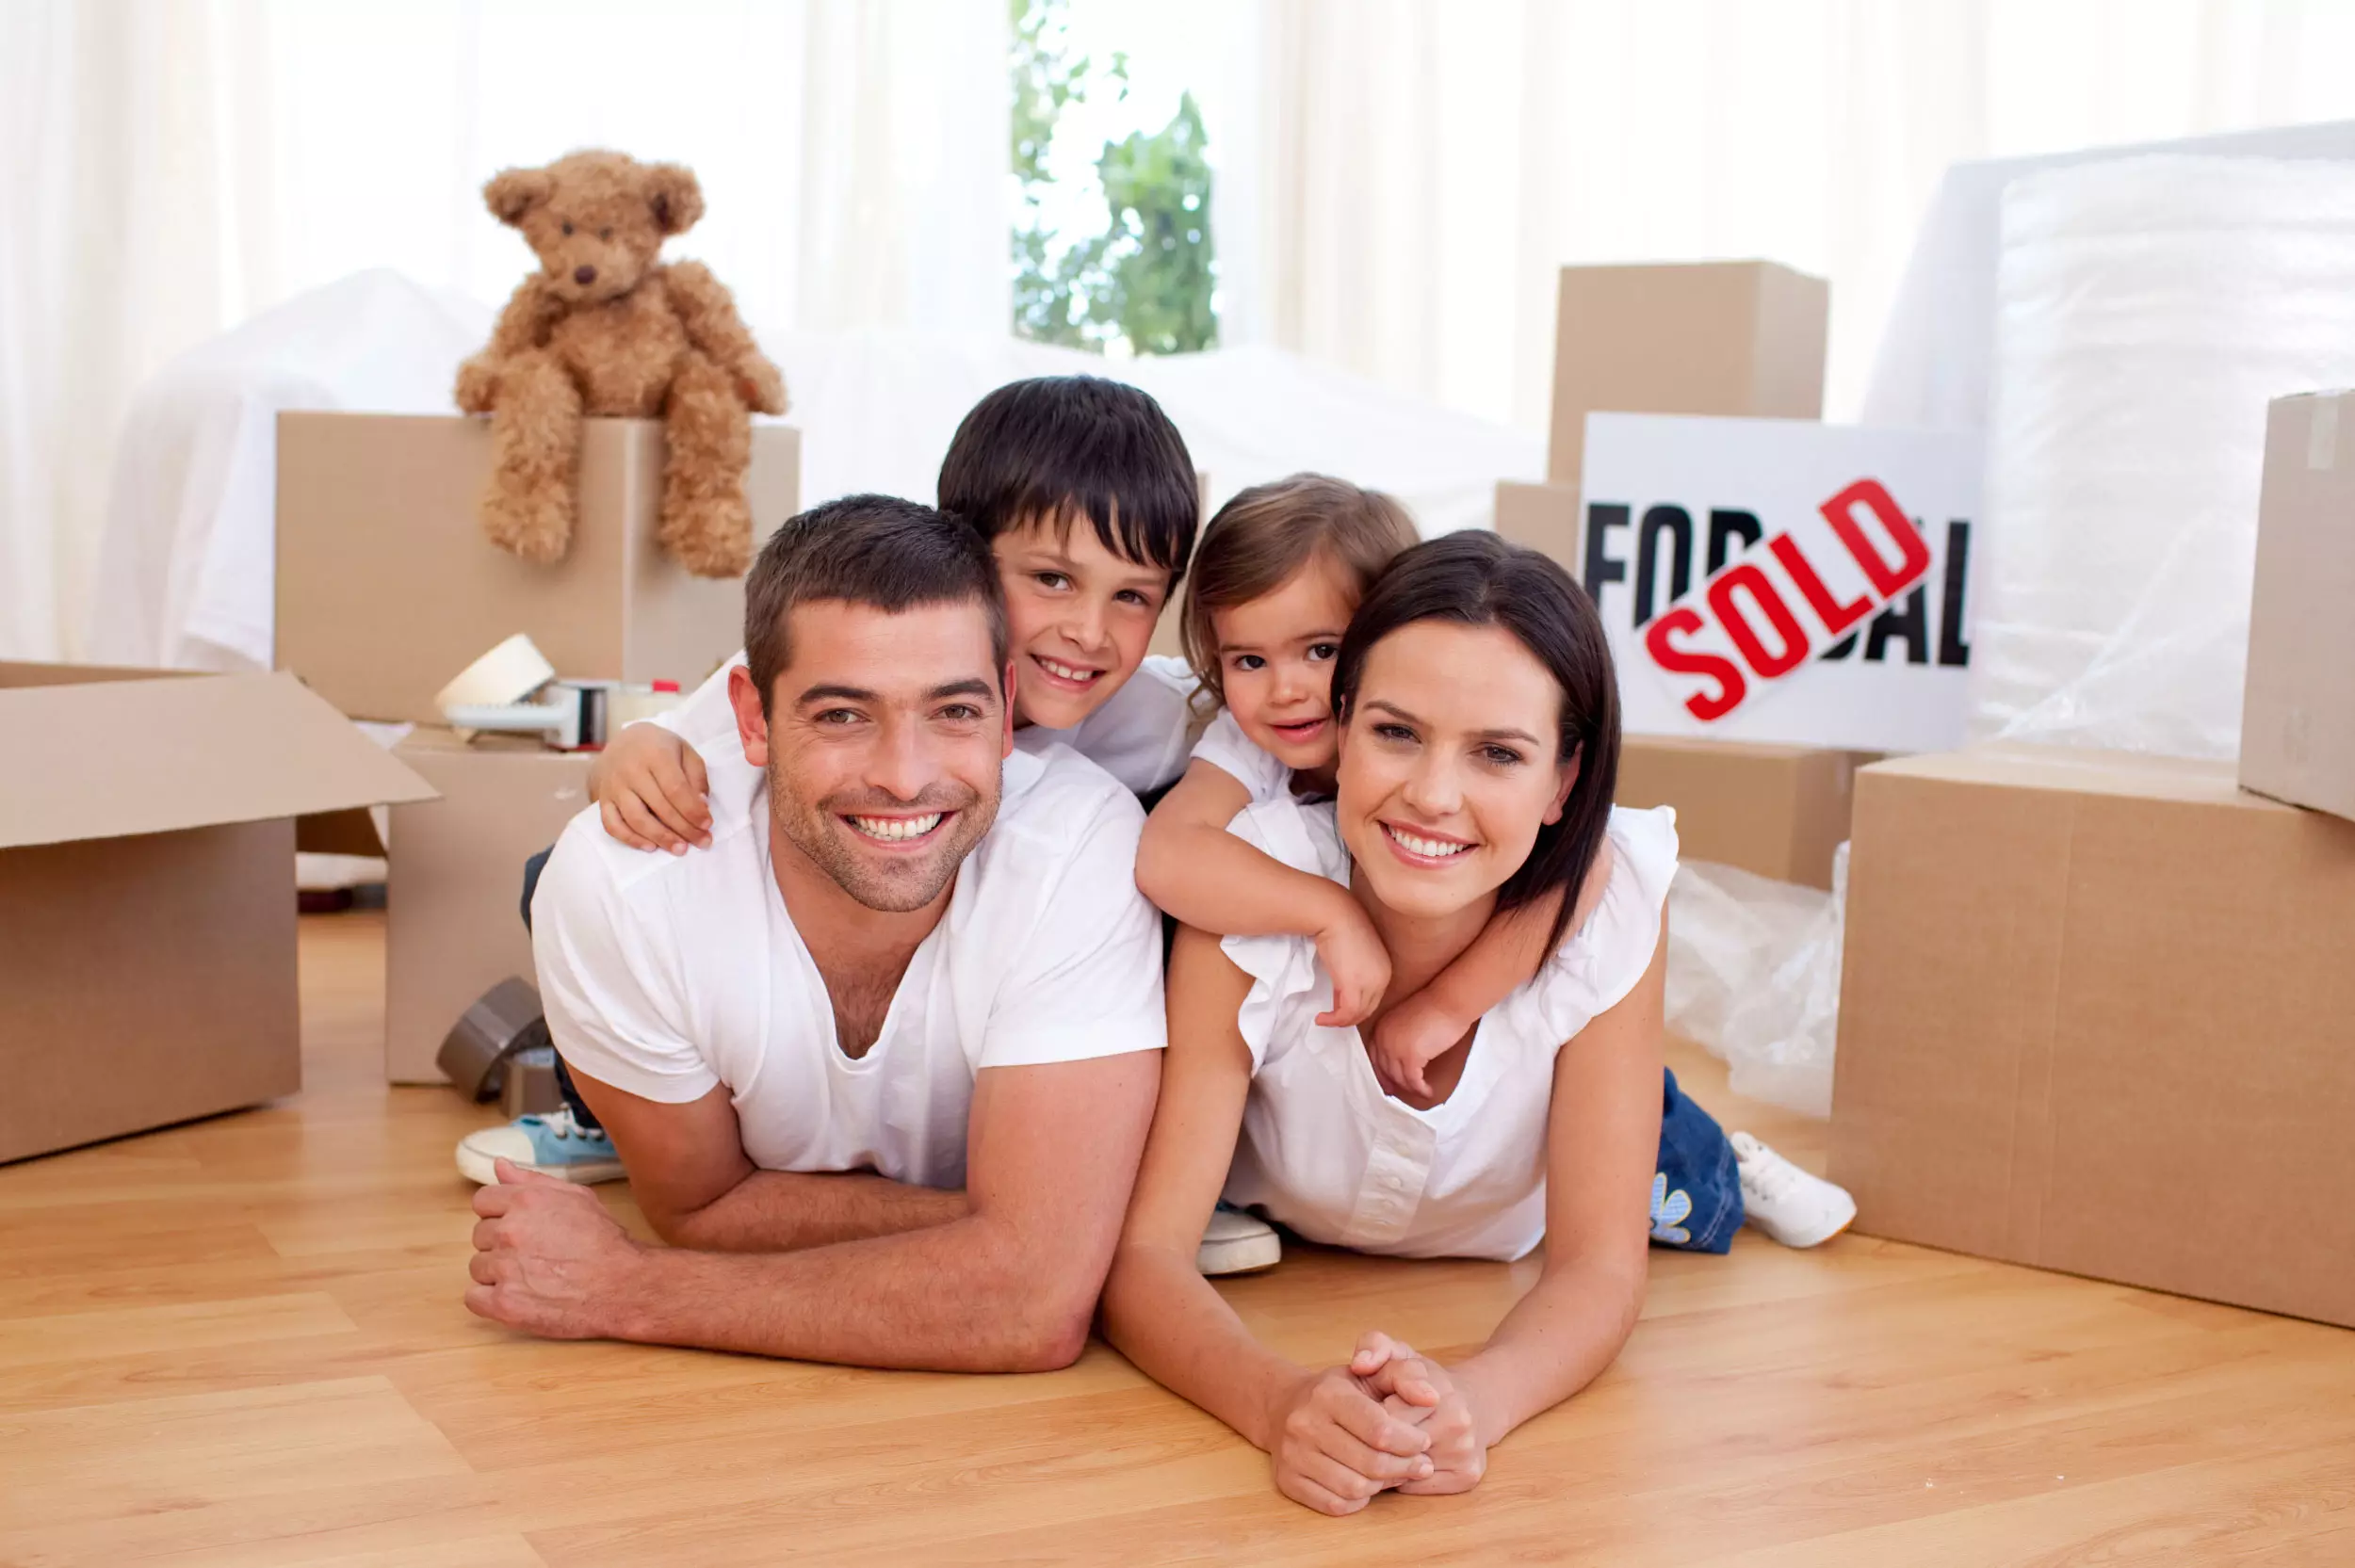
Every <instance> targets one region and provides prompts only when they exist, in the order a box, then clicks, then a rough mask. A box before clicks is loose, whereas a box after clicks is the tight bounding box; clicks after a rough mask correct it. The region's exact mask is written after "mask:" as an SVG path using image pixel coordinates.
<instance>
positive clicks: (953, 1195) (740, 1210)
mask: <svg viewBox="0 0 2355 1568" xmlns="http://www.w3.org/2000/svg"><path fill="white" fill-rule="evenodd" d="M971 1212H972V1205H971V1204H968V1203H967V1202H966V1196H965V1193H964V1191H963V1190H962V1189H959V1188H935V1187H913V1186H910V1185H908V1184H907V1183H905V1182H895V1181H893V1180H891V1179H890V1178H889V1177H886V1176H878V1175H876V1174H874V1173H873V1172H866V1171H852V1172H840V1173H811V1172H799V1171H755V1172H753V1173H752V1174H751V1175H749V1176H747V1177H745V1178H744V1179H743V1180H742V1181H740V1182H739V1183H737V1184H736V1185H735V1186H734V1187H732V1188H728V1190H727V1191H725V1192H723V1193H722V1194H721V1195H720V1196H719V1197H717V1198H715V1199H713V1200H712V1201H711V1202H710V1203H708V1204H705V1205H704V1206H703V1207H702V1208H699V1209H695V1210H692V1211H690V1212H689V1213H686V1214H681V1215H677V1216H672V1217H668V1219H667V1222H666V1223H664V1224H662V1225H661V1226H659V1227H658V1228H659V1229H660V1230H661V1231H662V1234H663V1237H664V1238H665V1239H667V1240H668V1241H670V1242H671V1243H672V1245H674V1246H677V1247H692V1248H696V1249H699V1250H701V1251H705V1252H714V1253H792V1252H800V1251H802V1250H803V1249H804V1248H808V1247H830V1246H833V1245H834V1244H836V1242H841V1241H860V1240H865V1239H867V1238H869V1237H878V1236H897V1235H899V1234H901V1233H902V1232H905V1231H919V1230H926V1229H930V1228H931V1227H933V1226H934V1225H945V1224H948V1223H950V1221H951V1220H962V1219H964V1218H965V1217H966V1215H968V1214H970V1213H971Z"/></svg>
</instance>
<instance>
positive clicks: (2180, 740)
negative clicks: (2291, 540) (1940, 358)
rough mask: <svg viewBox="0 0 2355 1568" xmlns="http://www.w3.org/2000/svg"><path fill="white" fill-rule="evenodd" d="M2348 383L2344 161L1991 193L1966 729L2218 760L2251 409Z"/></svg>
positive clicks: (2240, 574)
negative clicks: (1982, 529) (1995, 221)
mask: <svg viewBox="0 0 2355 1568" xmlns="http://www.w3.org/2000/svg"><path fill="white" fill-rule="evenodd" d="M2350 382H2355V165H2351V164H2345V163H2330V162H2276V161H2271V160H2265V159H2252V158H2231V159H2226V158H2194V157H2150V158H2132V159H2124V160H2120V161H2118V162H2114V163H2101V164H2092V165H2086V166H2081V167H2077V168H2071V169H2062V170H2054V171H2052V172H2050V173H2044V174H2037V175H2031V176H2028V177H2025V178H2022V179H2021V180H2019V181H2017V182H2015V183H2014V184H2013V185H2012V186H2010V187H2009V188H2008V189H2007V190H2006V192H2005V195H2004V245H2003V256H2002V261H2001V265H2000V267H1999V271H1998V282H1997V317H1996V345H1995V369H1994V386H1993V393H1992V398H1991V407H1990V425H1989V431H1988V471H1987V491H1986V513H1987V540H1986V544H1985V550H1986V558H1985V561H1984V564H1983V571H1984V573H1985V575H1984V576H1983V577H1982V578H1981V579H1980V581H1981V588H1980V601H1979V606H1978V613H1977V616H1976V618H1975V619H1976V631H1975V637H1974V646H1973V653H1972V670H1971V687H1970V707H1971V726H1970V727H1971V733H1972V735H1973V738H1985V737H1988V736H2003V737H2004V738H2007V739H2024V740H2038V741H2046V742H2053V743H2061V744H2071V745H2082V746H2092V747H2104V748H2116V749H2120V750H2125V751H2139V752H2164V753H2169V754H2174V755H2182V756H2202V757H2225V758H2229V757H2232V756H2233V755H2234V754H2235V753H2236V752H2237V751H2238V748H2239V743H2240V703H2241V681H2242V674H2243V671H2244V668H2245V666H2246V663H2247V657H2248V644H2249V583H2250V576H2251V569H2252V563H2253V560H2254V557H2255V546H2256V531H2257V494H2258V485H2259V479H2260V477H2261V471H2262V469H2263V463H2264V445H2265V425H2266V404H2267V403H2268V402H2269V401H2270V400H2271V399H2273V398H2274V397H2277V396H2282V395H2283V394H2285V393H2293V392H2304V391H2311V390H2314V389H2315V388H2318V387H2327V386H2344V385H2347V384H2349V383H2350Z"/></svg>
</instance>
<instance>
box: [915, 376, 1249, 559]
mask: <svg viewBox="0 0 2355 1568" xmlns="http://www.w3.org/2000/svg"><path fill="white" fill-rule="evenodd" d="M940 507H941V509H942V510H943V511H948V512H953V513H955V514H956V515H957V516H959V517H962V518H964V519H965V520H966V522H967V523H969V524H971V525H973V526H974V527H975V528H976V529H977V530H979V531H980V533H981V536H982V538H983V540H985V541H987V540H995V539H996V538H997V537H998V536H999V534H1001V533H1004V532H1005V531H1006V530H1008V529H1009V528H1015V527H1019V526H1021V525H1024V524H1026V523H1030V522H1033V521H1035V520H1037V519H1039V518H1053V519H1055V520H1056V521H1057V522H1058V523H1059V525H1061V526H1063V527H1064V528H1069V527H1070V526H1071V525H1072V524H1073V523H1074V522H1075V521H1077V520H1078V519H1079V518H1080V517H1082V516H1084V517H1086V518H1087V520H1088V521H1089V522H1090V523H1092V524H1094V525H1095V526H1096V539H1097V540H1098V541H1100V542H1102V544H1103V546H1104V548H1105V549H1107V550H1110V551H1111V552H1112V553H1113V555H1115V556H1118V557H1119V558H1121V559H1123V560H1127V561H1133V562H1135V563H1136V564H1137V565H1139V566H1158V567H1160V568H1161V569H1162V570H1163V571H1165V572H1167V573H1168V574H1169V581H1170V587H1171V588H1172V589H1173V590H1174V589H1175V588H1176V587H1177V586H1178V581H1179V579H1181V578H1182V577H1184V576H1185V574H1186V562H1187V560H1188V558H1191V557H1192V556H1193V554H1194V530H1195V528H1196V527H1198V526H1199V525H1200V524H1201V521H1202V496H1201V493H1200V491H1199V490H1198V489H1197V488H1196V486H1195V481H1194V459H1193V458H1191V457H1189V456H1188V455H1187V453H1186V443H1185V438H1183V437H1182V436H1180V435H1179V434H1178V427H1177V426H1175V425H1173V424H1171V423H1170V422H1169V415H1167V414H1165V413H1163V412H1161V405H1160V404H1159V403H1156V402H1155V401H1153V399H1152V398H1151V397H1150V396H1147V395H1146V394H1145V393H1144V392H1141V391H1139V390H1138V389H1137V388H1135V387H1132V386H1129V384H1127V383H1126V382H1124V381H1114V380H1106V379H1105V378H1103V377H1101V376H1037V377H1033V378H1031V380H1027V381H1011V382H1008V383H1007V384H1006V385H1004V386H1001V387H999V389H998V390H997V391H995V392H993V393H991V394H990V395H989V396H986V397H984V398H983V399H982V400H981V401H980V402H978V403H976V404H974V405H973V409H972V412H969V413H967V414H966V416H965V422H964V423H963V424H961V425H959V426H958V427H957V433H956V435H955V436H954V437H953V438H951V439H950V443H949V455H948V456H947V457H946V458H944V459H942V460H941V463H940Z"/></svg>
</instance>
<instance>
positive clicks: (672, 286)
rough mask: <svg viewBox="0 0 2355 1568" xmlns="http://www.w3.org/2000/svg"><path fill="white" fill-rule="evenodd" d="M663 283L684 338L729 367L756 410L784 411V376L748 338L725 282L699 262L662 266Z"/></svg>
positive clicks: (749, 333)
mask: <svg viewBox="0 0 2355 1568" xmlns="http://www.w3.org/2000/svg"><path fill="white" fill-rule="evenodd" d="M663 283H664V286H665V289H666V292H667V293H668V295H669V297H670V300H671V308H672V310H673V311H674V313H675V314H676V315H677V316H678V321H679V325H680V327H681V328H683V329H684V330H685V331H686V333H687V340H688V342H690V343H691V344H693V345H694V346H695V347H696V348H700V349H702V350H703V351H704V353H705V354H707V355H708V356H709V357H710V359H711V360H712V362H713V363H714V364H718V365H719V366H720V367H721V368H722V369H723V370H725V371H727V372H728V374H729V375H730V376H731V377H732V378H733V379H734V380H736V382H737V383H738V385H739V388H740V390H741V391H742V392H743V394H744V396H745V401H746V402H748V403H749V404H751V406H752V407H753V408H754V409H755V411H757V412H761V413H771V414H775V413H783V412H785V401H786V400H785V377H784V376H783V375H782V374H781V373H780V372H779V371H778V369H777V367H776V366H775V365H774V364H771V362H770V360H769V357H768V356H767V355H766V354H763V353H762V352H761V351H760V346H759V345H758V344H756V343H755V342H754V341H753V334H752V332H751V331H749V330H748V329H747V328H746V327H745V325H744V322H743V319H742V318H741V317H739V315H737V314H736V299H735V297H734V296H733V295H731V294H729V293H728V291H727V286H726V285H725V284H724V283H721V282H720V280H719V279H717V278H715V277H713V276H712V275H711V269H710V268H709V267H706V266H704V265H703V263H701V262H680V263H678V264H677V265H676V266H674V267H668V268H666V269H665V273H664V277H663Z"/></svg>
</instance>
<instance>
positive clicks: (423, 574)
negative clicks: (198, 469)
mask: <svg viewBox="0 0 2355 1568" xmlns="http://www.w3.org/2000/svg"><path fill="white" fill-rule="evenodd" d="M662 459H663V443H662V427H661V425H660V424H659V423H658V422H656V421H654V420H650V419H591V420H587V421H584V422H583V424H582V435H581V445H580V505H579V511H578V515H577V522H576V524H575V528H574V534H573V543H572V549H571V551H570V552H569V553H568V554H567V555H566V556H565V558H563V559H562V560H560V561H558V562H556V563H554V564H553V565H549V566H537V565H534V564H532V563H531V562H528V561H524V560H518V559H517V558H514V557H513V556H511V555H508V554H507V553H506V552H504V551H502V550H499V549H496V548H495V547H494V546H493V545H492V544H491V543H490V542H488V541H487V540H485V539H484V538H483V537H482V528H481V525H480V521H479V502H480V499H481V494H482V486H483V481H484V477H485V475H486V474H487V473H488V472H489V468H490V461H491V427H490V422H489V421H488V420H483V419H468V418H463V417H460V416H457V415H398V414H372V413H317V412H289V413H282V414H280V415H279V416H278V588H277V602H278V607H277V621H278V629H277V655H276V660H275V662H276V663H277V666H278V668H280V669H281V670H291V671H294V672H295V673H296V674H298V675H300V676H301V677H302V679H303V680H304V681H305V682H306V683H307V684H308V685H309V686H310V687H312V688H313V689H314V690H316V691H317V692H318V693H319V694H320V695H321V696H324V697H325V698H326V699H327V700H328V701H329V702H331V703H334V704H335V705H336V706H337V707H339V708H341V709H343V711H344V712H346V713H348V714H349V715H350V716H351V717H353V718H354V719H405V720H409V721H412V722H415V723H428V724H438V723H440V722H441V718H442V716H441V715H440V714H439V713H437V712H436V711H434V708H433V695H434V693H435V692H437V691H439V690H441V689H442V687H444V686H445V685H446V684H447V683H448V681H449V679H450V678H451V677H452V676H454V675H456V674H457V673H458V672H459V671H462V670H463V669H465V667H466V666H467V665H469V664H471V663H473V662H474V661H475V659H477V658H478V657H479V656H480V655H482V654H483V653H485V652H486V651H488V650H489V649H490V648H492V647H493V646H495V644H497V643H498V642H500V641H502V640H503V639H506V638H508V637H510V636H512V635H513V634H514V633H516V632H528V633H529V634H530V636H531V639H532V641H534V642H535V643H537V644H538V645H539V647H540V651H541V652H542V653H544V654H545V655H547V656H548V660H549V662H550V663H552V664H554V665H555V666H556V670H557V673H559V674H560V675H571V676H576V677H579V678H581V679H586V680H623V681H635V682H643V681H653V680H674V681H677V682H678V683H679V684H680V685H681V686H682V687H689V688H692V687H694V685H695V684H696V683H697V682H698V681H701V680H702V679H703V678H704V677H705V676H706V675H707V674H709V673H710V672H711V671H713V670H715V669H717V668H718V667H719V664H720V661H721V660H722V659H723V658H725V657H727V656H728V655H730V654H731V653H733V652H735V651H736V650H737V649H738V648H739V647H740V646H742V644H743V641H744V590H743V584H742V583H741V582H740V581H737V580H719V579H713V578H707V577H696V576H691V575H690V574H688V573H687V572H685V571H684V570H682V569H681V568H680V567H679V566H678V565H677V564H676V563H675V562H674V561H673V560H672V559H671V558H670V557H669V556H668V555H665V554H664V553H663V552H662V550H661V549H660V547H658V545H657V544H656V543H655V527H656V522H657V516H658V510H659V507H660V500H661V492H662ZM746 490H747V493H749V495H750V496H751V499H752V508H753V519H754V532H755V536H756V540H755V542H757V540H758V539H765V538H767V537H768V535H769V534H770V533H771V531H773V530H774V529H775V527H776V525H778V524H780V523H782V522H784V521H785V520H786V519H787V518H788V517H789V516H791V515H792V514H793V512H794V511H795V509H797V508H798V506H799V504H800V501H799V497H800V494H801V432H800V431H799V430H797V429H795V428H793V427H791V426H789V425H767V424H755V425H754V427H753V465H752V471H751V473H750V475H749V476H748V477H747V479H746Z"/></svg>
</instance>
